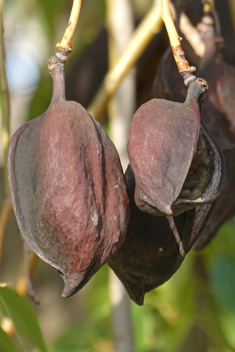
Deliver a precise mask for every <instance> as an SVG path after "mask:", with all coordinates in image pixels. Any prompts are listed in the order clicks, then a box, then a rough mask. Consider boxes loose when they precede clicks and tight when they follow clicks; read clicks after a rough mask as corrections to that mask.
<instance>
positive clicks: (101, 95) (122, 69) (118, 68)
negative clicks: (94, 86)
mask: <svg viewBox="0 0 235 352" xmlns="http://www.w3.org/2000/svg"><path fill="white" fill-rule="evenodd" d="M161 27H162V20H161V7H160V2H159V1H157V2H154V4H153V5H152V8H151V9H150V11H149V12H148V14H147V15H146V16H145V18H144V20H143V21H142V22H141V24H140V25H139V27H138V28H137V30H136V31H135V33H134V35H133V37H132V39H131V41H130V43H129V45H128V47H127V48H126V50H125V51H124V53H123V54H122V56H121V57H120V59H119V60H118V62H117V64H116V65H115V67H113V68H112V69H111V70H110V71H109V72H108V73H107V75H106V76H105V79H104V82H103V84H102V85H101V87H100V89H99V91H98V93H97V95H96V96H95V98H94V100H93V102H92V103H91V105H90V106H89V108H88V111H89V113H90V114H91V115H92V116H94V117H95V118H96V119H97V120H100V119H101V117H102V116H103V114H104V112H105V109H106V106H107V103H108V101H109V99H110V97H111V96H112V95H113V94H114V92H115V91H116V89H117V87H118V86H119V83H120V82H121V81H122V79H123V78H124V77H125V75H126V73H127V72H128V71H129V69H130V68H131V67H132V66H133V65H134V64H135V63H136V61H137V60H138V59H139V57H140V55H141V54H142V53H143V51H144V50H145V49H146V47H147V45H148V44H149V43H150V41H151V40H152V38H153V37H154V36H155V35H156V33H158V32H159V31H160V29H161Z"/></svg>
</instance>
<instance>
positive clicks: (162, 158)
mask: <svg viewBox="0 0 235 352" xmlns="http://www.w3.org/2000/svg"><path fill="white" fill-rule="evenodd" d="M193 77H194V76H193ZM204 91H205V89H204V87H202V86H201V85H200V84H199V82H198V81H197V80H196V79H194V80H193V81H192V82H191V83H189V88H188V94H187V98H186V100H185V102H184V103H175V102H171V101H167V100H163V99H153V100H151V101H149V102H147V103H146V104H143V105H142V106H141V107H140V108H139V109H138V110H137V112H136V114H135V116H134V118H133V120H132V123H131V127H130V133H129V140H128V154H129V158H130V166H131V168H132V170H133V172H134V175H135V182H136V187H135V202H136V205H137V206H138V207H139V209H140V210H142V211H145V212H148V213H150V214H152V215H172V214H173V215H178V214H180V213H182V212H183V211H186V210H189V209H192V208H194V207H196V206H197V205H201V204H203V203H208V202H212V201H213V200H214V199H215V198H216V197H217V196H218V194H219V193H218V192H219V191H220V189H219V188H218V187H217V186H218V184H220V179H221V172H222V171H221V155H220V152H219V151H218V150H217V147H216V146H215V145H214V143H213V141H212V140H211V139H210V137H209V136H208V133H206V132H205V131H204V129H203V128H202V127H201V124H200V111H199V101H200V99H201V96H202V95H203V94H204ZM215 189H216V190H218V192H214V190H215Z"/></svg>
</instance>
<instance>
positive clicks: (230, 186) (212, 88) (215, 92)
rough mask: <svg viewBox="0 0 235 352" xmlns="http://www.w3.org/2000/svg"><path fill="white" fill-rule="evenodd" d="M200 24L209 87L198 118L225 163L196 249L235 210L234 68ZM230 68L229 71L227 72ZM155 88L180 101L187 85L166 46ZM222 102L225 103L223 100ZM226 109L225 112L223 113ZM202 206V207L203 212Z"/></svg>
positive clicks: (161, 95) (162, 95) (203, 71)
mask: <svg viewBox="0 0 235 352" xmlns="http://www.w3.org/2000/svg"><path fill="white" fill-rule="evenodd" d="M202 28H204V29H205V32H204V33H202V35H203V39H204V41H205V54H204V57H203V58H202V60H201V63H200V66H199V74H200V75H201V76H203V77H205V78H206V79H207V81H208V83H209V89H208V92H207V94H206V97H205V99H204V101H203V104H202V106H201V118H202V123H203V124H204V125H205V126H206V127H207V129H208V131H209V132H210V133H211V134H212V135H213V136H214V137H215V139H216V141H217V142H218V144H219V146H220V148H221V149H222V151H223V154H224V156H225V164H226V177H225V180H224V184H223V187H222V190H221V194H220V195H219V197H218V198H217V199H216V200H215V202H214V203H213V205H212V207H213V209H210V215H209V216H208V214H207V215H206V216H205V217H204V215H202V209H203V208H204V207H203V208H202V207H201V209H200V213H201V217H202V219H203V223H204V222H205V219H206V218H207V223H206V225H205V227H204V229H203V231H202V233H201V235H200V237H199V239H198V241H197V243H196V244H195V246H194V248H195V249H197V250H199V249H202V248H203V247H205V246H206V245H207V244H208V243H209V242H210V241H211V240H212V239H213V237H214V236H215V235H216V233H217V232H218V230H219V228H220V227H221V226H222V225H223V224H224V223H225V222H226V221H227V220H229V219H231V218H232V217H233V216H234V214H235V202H234V194H235V187H234V181H233V175H234V160H235V159H234V158H235V134H234V132H233V127H232V126H233V125H234V121H235V115H234V114H233V115H232V114H231V113H230V114H229V112H231V111H232V108H231V107H232V106H233V104H234V101H235V99H234V97H235V94H234V68H232V67H231V66H229V65H226V64H225V63H224V61H223V59H222V55H221V52H220V51H219V52H217V50H216V42H215V33H214V30H213V28H212V29H211V28H209V29H207V28H206V26H204V27H202ZM229 72H230V73H232V74H231V75H230V74H229ZM221 82H223V84H225V82H226V85H224V89H223V92H222V91H221V87H222V83H221ZM219 87H220V88H219ZM154 88H155V95H156V96H157V97H158V98H165V99H171V100H176V101H183V99H184V97H185V96H186V89H185V88H184V87H183V83H182V79H181V77H180V75H179V73H178V70H177V67H176V65H175V63H174V58H173V55H172V53H171V52H170V51H169V50H168V51H167V52H166V53H165V55H164V57H163V59H162V62H161V65H160V67H159V69H158V72H157V76H156V79H155V85H154ZM225 99H226V103H225ZM222 102H224V103H223V104H222ZM226 110H227V114H226V113H225V112H226ZM205 209H206V207H205ZM205 209H204V210H203V211H204V212H205ZM207 210H208V208H207ZM206 213H207V211H206ZM198 218H200V216H199V217H198Z"/></svg>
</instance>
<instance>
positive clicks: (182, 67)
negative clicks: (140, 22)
mask: <svg viewBox="0 0 235 352" xmlns="http://www.w3.org/2000/svg"><path fill="white" fill-rule="evenodd" d="M161 6H162V19H163V21H164V23H165V26H166V30H167V33H168V36H169V40H170V43H171V49H172V52H173V55H174V58H175V61H176V64H177V67H178V70H179V72H180V73H184V72H187V73H192V72H194V71H195V70H196V68H195V67H193V66H190V65H189V63H188V61H187V60H186V59H185V55H184V52H183V49H182V47H181V43H180V41H181V38H180V37H179V35H178V33H177V31H176V28H175V24H174V21H173V19H172V16H171V13H170V7H169V0H161Z"/></svg>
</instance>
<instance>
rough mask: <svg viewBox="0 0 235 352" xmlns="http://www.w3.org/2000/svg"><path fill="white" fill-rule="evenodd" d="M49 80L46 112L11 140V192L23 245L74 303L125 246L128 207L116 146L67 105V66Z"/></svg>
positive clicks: (97, 126)
mask: <svg viewBox="0 0 235 352" xmlns="http://www.w3.org/2000/svg"><path fill="white" fill-rule="evenodd" d="M52 61H53V60H52ZM51 74H52V77H53V97H52V101H51V104H50V106H49V108H48V110H47V111H46V112H45V113H44V114H43V115H41V116H39V117H38V118H36V119H34V120H32V121H30V122H28V123H27V124H25V125H24V126H22V127H21V128H20V129H19V130H18V131H16V133H15V134H14V136H13V137H12V140H11V143H10V149H9V160H8V170H9V184H10V190H11V195H12V202H13V207H14V212H15V215H16V219H17V221H18V224H19V227H20V230H21V232H22V234H23V236H24V238H25V240H26V242H27V243H28V245H29V246H30V247H31V248H32V250H33V251H34V252H35V253H36V254H37V255H38V256H39V257H40V258H42V259H43V260H44V261H46V262H47V263H48V264H50V265H52V266H53V267H55V268H57V269H58V270H59V271H60V272H61V275H62V277H63V280H64V282H65V287H64V291H63V296H69V295H71V294H73V293H75V292H77V291H78V290H79V289H81V288H82V287H83V286H84V285H85V284H86V283H87V282H88V280H89V279H90V278H91V277H92V275H93V274H94V273H95V272H96V271H97V270H98V269H99V268H100V267H101V266H102V265H103V264H104V263H105V262H107V260H108V259H109V257H110V255H111V254H113V253H114V252H115V251H116V250H117V249H118V248H119V247H120V245H121V244H122V242H123V240H124V237H125V233H126V227H127V223H128V218H129V214H128V209H129V200H128V196H127V193H126V188H125V183H124V175H123V171H122V167H121V164H120V160H119V156H118V153H117V151H116V148H115V146H114V144H113V143H112V142H111V141H110V139H109V138H108V136H107V134H106V133H105V131H104V130H103V129H102V127H101V126H100V124H99V123H98V122H97V121H95V120H94V118H93V117H92V116H90V115H89V114H88V112H87V111H86V110H85V109H84V108H83V107H82V106H81V105H80V104H78V103H76V102H73V101H66V100H65V93H64V65H62V64H57V65H56V68H54V69H53V70H52V71H51Z"/></svg>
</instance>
